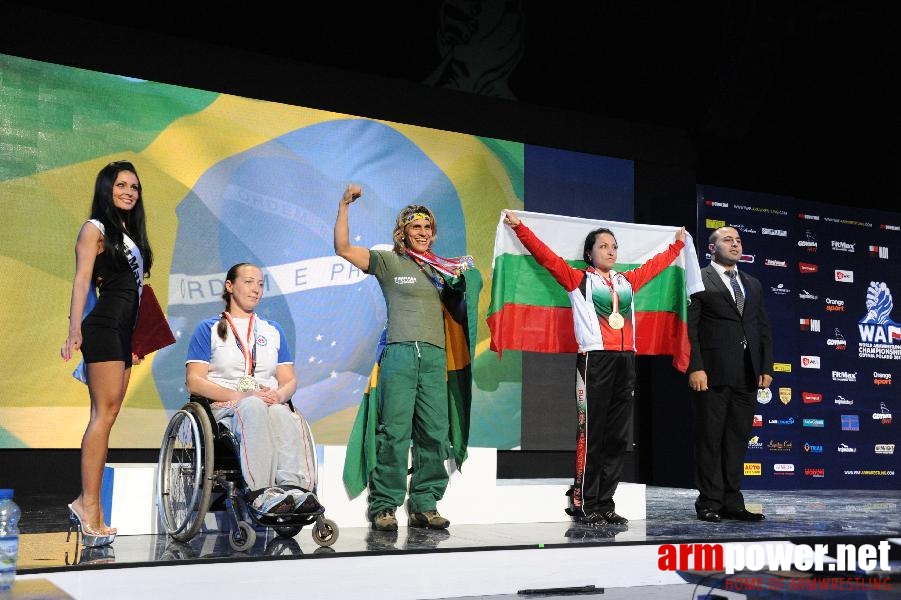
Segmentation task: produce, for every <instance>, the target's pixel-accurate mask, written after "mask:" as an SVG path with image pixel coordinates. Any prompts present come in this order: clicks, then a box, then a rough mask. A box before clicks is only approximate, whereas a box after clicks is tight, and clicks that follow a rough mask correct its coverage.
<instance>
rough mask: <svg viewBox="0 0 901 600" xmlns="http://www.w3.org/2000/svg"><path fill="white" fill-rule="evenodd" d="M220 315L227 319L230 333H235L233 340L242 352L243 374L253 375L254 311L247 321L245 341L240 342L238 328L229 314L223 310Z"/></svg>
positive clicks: (254, 363)
mask: <svg viewBox="0 0 901 600" xmlns="http://www.w3.org/2000/svg"><path fill="white" fill-rule="evenodd" d="M222 316H224V317H225V320H226V321H228V326H229V327H231V329H232V333H233V334H235V342H236V343H237V344H238V348H240V349H241V353H242V354H244V374H245V375H253V373H254V371H256V370H257V358H256V353H257V343H256V339H255V338H254V335H253V333H254V332H253V324H254V323H253V320H254V318H255V317H256V313H251V315H250V319H249V320H248V321H247V337H246V339H247V343H242V342H241V336H239V335H238V328H237V327H235V322H234V321H232V317H231V315H230V314H228V312H223V313H222ZM251 345H252V348H251Z"/></svg>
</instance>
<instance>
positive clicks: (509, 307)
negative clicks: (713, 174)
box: [488, 211, 704, 373]
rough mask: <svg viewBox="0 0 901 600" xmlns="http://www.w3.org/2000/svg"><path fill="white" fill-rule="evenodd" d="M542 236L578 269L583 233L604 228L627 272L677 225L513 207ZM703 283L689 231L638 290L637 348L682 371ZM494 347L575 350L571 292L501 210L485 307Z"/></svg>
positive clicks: (667, 241) (659, 246) (660, 247)
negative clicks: (693, 300)
mask: <svg viewBox="0 0 901 600" xmlns="http://www.w3.org/2000/svg"><path fill="white" fill-rule="evenodd" d="M516 214H517V216H518V217H519V218H520V219H522V222H523V223H524V224H525V225H527V226H528V227H529V229H531V230H532V231H533V232H534V233H535V235H536V236H538V238H539V239H541V241H543V242H544V243H545V244H546V245H547V246H548V247H549V248H551V249H552V250H553V251H554V252H556V253H557V254H558V255H559V256H561V257H562V258H563V259H564V260H566V262H567V263H569V264H570V265H571V266H573V267H575V268H585V266H586V265H585V262H584V261H583V260H582V252H583V248H584V244H585V237H586V236H587V235H588V233H589V232H590V231H591V230H593V229H597V228H599V227H607V228H608V229H610V230H611V231H612V232H613V233H614V235H615V236H616V240H617V242H619V256H618V259H619V262H618V263H617V264H616V267H615V269H616V270H617V271H628V270H629V269H633V268H635V267H637V266H639V265H640V264H642V263H644V262H645V261H646V260H648V259H649V258H651V257H652V256H654V255H655V254H657V253H658V252H660V251H661V250H663V249H664V248H666V246H667V245H668V244H670V243H672V242H673V241H674V240H675V235H676V231H678V228H676V227H668V226H662V225H639V224H636V223H621V222H617V221H595V220H592V219H581V218H577V217H565V216H561V215H548V214H542V213H533V212H527V211H516ZM703 289H704V284H703V283H702V281H701V269H700V267H699V266H698V257H697V253H696V252H695V248H694V242H693V241H692V239H691V235H689V234H688V233H686V235H685V248H684V249H683V250H682V252H681V253H679V256H678V257H677V258H676V260H675V261H673V263H672V264H671V265H670V266H669V267H667V268H666V269H665V270H664V271H663V272H662V273H660V274H659V275H658V276H657V277H655V278H654V279H652V280H651V281H649V282H648V283H647V284H645V285H644V287H642V288H641V290H640V291H639V292H638V293H637V294H635V316H636V321H635V329H636V349H637V353H638V354H667V355H671V356H672V357H673V366H674V367H676V368H677V369H678V370H679V371H681V372H683V373H684V372H685V370H686V369H687V368H688V359H689V356H690V354H691V346H690V344H689V342H688V325H687V316H688V302H689V296H690V295H691V294H693V293H695V292H698V291H701V290H703ZM488 329H489V330H490V331H491V349H492V350H494V351H495V352H497V353H498V354H502V353H503V351H504V350H526V351H529V352H551V353H556V352H577V351H578V344H577V343H576V338H575V333H574V332H573V317H572V308H571V306H570V303H569V297H568V296H567V294H566V290H564V289H563V288H562V287H561V286H560V284H558V283H557V282H556V281H554V279H553V278H552V277H551V274H550V273H549V272H548V271H547V270H546V269H545V268H544V267H542V266H541V265H539V264H538V263H537V262H536V261H535V259H534V258H533V257H532V256H531V254H529V252H528V250H526V249H525V248H524V247H523V245H522V244H521V243H520V241H519V239H518V238H517V237H516V234H515V233H513V230H512V229H510V228H509V227H507V226H506V225H504V214H503V212H501V216H500V219H499V220H498V224H497V230H496V232H495V237H494V275H493V276H492V283H491V305H490V306H489V308H488Z"/></svg>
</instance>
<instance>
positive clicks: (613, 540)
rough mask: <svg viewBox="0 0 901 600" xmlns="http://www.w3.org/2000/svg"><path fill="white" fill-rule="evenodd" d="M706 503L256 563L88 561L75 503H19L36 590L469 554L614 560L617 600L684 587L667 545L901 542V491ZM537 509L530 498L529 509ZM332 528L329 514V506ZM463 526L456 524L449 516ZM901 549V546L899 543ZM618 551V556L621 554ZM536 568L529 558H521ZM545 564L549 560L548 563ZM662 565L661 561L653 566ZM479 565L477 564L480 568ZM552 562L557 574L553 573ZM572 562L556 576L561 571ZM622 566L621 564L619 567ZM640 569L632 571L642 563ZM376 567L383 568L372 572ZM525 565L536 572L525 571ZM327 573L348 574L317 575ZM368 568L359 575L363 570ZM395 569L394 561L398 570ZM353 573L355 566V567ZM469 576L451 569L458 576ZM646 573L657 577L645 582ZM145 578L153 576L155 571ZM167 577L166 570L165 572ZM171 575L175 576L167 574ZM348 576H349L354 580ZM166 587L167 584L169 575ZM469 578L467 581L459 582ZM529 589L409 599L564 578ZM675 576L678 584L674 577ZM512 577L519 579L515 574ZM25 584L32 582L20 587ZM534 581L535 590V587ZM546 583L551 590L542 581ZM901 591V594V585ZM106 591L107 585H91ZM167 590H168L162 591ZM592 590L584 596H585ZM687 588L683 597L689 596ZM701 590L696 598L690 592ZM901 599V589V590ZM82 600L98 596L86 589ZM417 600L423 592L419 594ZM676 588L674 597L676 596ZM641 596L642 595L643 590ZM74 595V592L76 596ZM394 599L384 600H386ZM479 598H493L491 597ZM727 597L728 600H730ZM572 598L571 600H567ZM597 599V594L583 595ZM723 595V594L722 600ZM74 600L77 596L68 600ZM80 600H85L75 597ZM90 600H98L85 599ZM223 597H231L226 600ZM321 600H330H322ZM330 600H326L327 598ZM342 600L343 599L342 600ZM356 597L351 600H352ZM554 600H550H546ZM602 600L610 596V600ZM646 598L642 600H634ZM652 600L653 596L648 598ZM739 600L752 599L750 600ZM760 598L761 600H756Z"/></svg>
mask: <svg viewBox="0 0 901 600" xmlns="http://www.w3.org/2000/svg"><path fill="white" fill-rule="evenodd" d="M695 496H696V491H695V490H692V489H679V488H661V487H651V486H649V487H648V488H647V519H646V520H642V521H632V522H630V523H629V524H628V526H625V527H612V526H607V527H586V526H581V525H575V524H573V523H571V522H569V521H566V520H563V519H564V518H565V515H561V521H559V522H549V523H527V524H523V523H517V524H503V523H499V524H493V525H458V526H455V525H453V524H452V525H451V527H450V529H449V530H447V531H429V530H422V529H416V528H410V527H405V526H402V527H400V529H399V531H398V532H396V533H386V532H376V531H371V530H369V529H368V528H365V527H350V528H341V524H340V523H338V527H339V535H338V539H337V540H336V541H335V543H334V545H333V546H331V547H328V548H321V547H319V546H318V545H316V544H315V543H314V541H313V539H312V534H311V530H310V528H309V527H307V528H304V529H303V530H302V531H301V532H300V534H298V535H297V536H296V537H295V538H291V539H284V538H280V537H277V536H275V535H274V534H273V533H271V531H269V532H266V531H260V532H259V534H258V539H257V543H256V544H255V546H254V547H253V548H252V549H251V550H249V551H246V552H235V551H233V550H232V549H231V547H230V546H229V543H228V537H227V535H226V534H199V535H198V536H196V537H195V538H194V539H192V540H191V541H190V542H188V543H180V542H175V541H172V540H170V539H168V537H167V536H165V535H137V536H120V537H119V538H118V539H116V541H115V543H114V544H113V545H112V546H108V547H105V548H99V549H90V548H89V549H81V548H79V547H77V546H76V544H75V536H74V535H73V536H72V539H71V540H70V541H69V542H68V543H67V542H66V528H67V522H68V521H67V517H66V515H67V509H66V502H67V501H69V500H71V499H69V498H59V497H52V496H38V497H19V498H17V501H18V502H19V504H20V505H21V507H22V509H23V517H22V522H21V530H22V532H23V534H22V537H21V542H20V555H19V569H18V571H19V574H20V575H23V576H25V577H24V579H28V578H29V577H31V576H40V575H42V574H43V576H45V577H48V578H49V579H50V580H56V581H60V582H62V581H65V578H62V579H61V578H59V577H55V578H54V576H50V575H48V574H57V575H59V574H67V573H68V574H70V575H69V576H70V577H71V576H72V574H73V573H79V575H77V577H76V578H77V580H78V581H79V582H81V583H80V584H79V585H80V586H82V585H87V584H84V581H85V580H86V578H87V576H88V574H89V572H90V574H91V576H92V577H93V576H99V575H100V573H95V571H100V570H109V571H110V572H113V571H119V570H121V569H123V568H124V569H126V570H127V569H129V568H138V567H172V566H187V565H197V564H208V565H213V564H216V565H219V566H220V567H228V568H233V569H234V572H237V569H238V568H239V566H240V567H242V568H243V567H244V566H249V565H247V563H254V564H257V565H259V563H260V562H261V561H285V560H291V559H305V558H317V559H318V558H348V559H360V558H367V557H371V558H375V557H383V558H384V557H394V558H398V559H400V558H404V557H405V556H406V555H419V557H420V558H419V559H418V560H422V559H423V556H422V555H429V560H435V559H438V558H441V559H442V560H445V562H447V563H448V564H455V561H456V564H457V567H459V566H460V565H461V563H459V561H460V558H461V557H462V556H464V555H465V554H466V553H469V554H472V553H477V554H478V556H479V557H480V558H479V559H478V563H479V564H484V565H485V566H486V568H487V565H489V564H490V562H491V561H492V560H494V559H496V558H497V559H499V560H500V561H501V563H503V561H505V560H508V557H509V556H511V555H510V552H511V551H512V552H514V555H512V556H514V558H513V559H512V560H514V561H515V560H516V558H515V556H517V555H516V554H515V552H516V551H522V550H528V551H536V550H541V551H544V550H554V549H556V550H561V549H565V550H568V551H573V550H577V551H579V552H585V553H588V552H592V551H594V552H598V551H603V552H605V554H604V555H603V556H605V557H607V558H605V559H604V560H605V561H606V562H607V563H609V564H606V565H605V569H608V570H610V574H608V575H607V576H606V577H607V580H608V581H609V583H605V581H603V580H598V579H593V577H586V578H584V581H585V582H586V583H591V584H593V585H597V586H599V587H602V588H606V594H605V595H604V597H605V598H608V599H609V598H611V597H612V596H611V595H610V594H611V588H620V587H628V585H625V586H623V585H621V584H622V583H623V581H628V580H629V578H626V579H625V580H624V579H623V578H621V577H619V576H618V575H614V574H616V573H619V572H625V573H628V572H632V573H633V574H634V575H633V576H632V579H631V580H632V581H634V582H635V585H642V584H645V583H647V582H648V581H651V580H653V581H654V582H656V583H660V584H667V583H669V584H672V583H674V581H673V580H672V579H667V578H666V577H659V575H660V573H657V574H656V575H654V574H652V572H653V571H654V570H657V571H659V569H657V564H656V556H657V549H658V547H659V545H660V544H664V543H676V544H687V543H693V542H722V543H726V542H745V543H746V542H753V541H761V542H763V541H774V540H781V541H788V542H792V543H796V544H800V543H803V544H808V545H811V546H812V545H813V544H816V543H829V542H831V543H835V542H842V543H856V544H873V545H876V544H878V543H879V542H880V541H881V540H890V539H894V540H897V539H898V538H901V491H894V490H888V491H864V490H818V491H775V492H770V491H755V490H750V491H747V492H746V494H745V496H746V503H747V505H748V507H749V508H750V509H751V510H754V511H762V512H764V513H765V514H766V517H767V518H766V520H764V521H761V522H756V523H745V522H738V521H723V522H722V523H705V522H701V521H698V520H697V519H696V518H695V513H694V506H693V503H694V499H695ZM522 501H523V502H528V501H529V499H528V498H523V499H522ZM326 516H328V506H326ZM445 516H447V517H448V518H449V519H450V520H451V522H452V523H453V518H454V515H452V514H447V515H445ZM895 543H897V541H896V542H895ZM611 550H614V551H615V552H611ZM518 556H519V557H520V558H525V556H526V555H525V554H524V553H520V554H519V555H518ZM535 556H536V557H538V558H537V560H538V563H537V564H538V565H543V566H542V567H540V568H548V569H549V570H556V569H557V568H558V566H559V568H560V569H563V570H565V569H566V562H567V561H571V560H572V559H571V558H567V557H572V556H582V557H588V556H589V555H588V554H581V555H575V554H571V552H567V553H566V554H565V555H564V554H560V553H557V554H553V553H546V554H544V555H542V554H541V553H538V554H536V555H535ZM541 556H543V557H544V561H545V562H542V559H541V558H540V557H541ZM649 557H650V558H649ZM468 558H474V557H473V556H469V557H468ZM406 560H407V562H403V561H401V562H400V563H397V564H401V565H403V564H409V565H411V566H412V565H413V564H415V560H414V558H413V557H412V556H410V557H406ZM547 561H550V562H547ZM558 561H562V564H560V565H555V564H551V563H552V562H554V563H555V562H558ZM614 561H615V563H616V564H614ZM630 561H631V562H630ZM370 562H371V561H370ZM523 562H525V561H523ZM317 564H318V565H319V566H322V567H325V566H326V564H328V565H329V566H330V567H334V566H337V565H334V564H332V562H331V561H329V563H317ZM360 564H362V563H360V562H359V561H357V562H354V565H353V568H354V569H359V565H360ZM392 564H393V561H392ZM346 567H347V568H351V564H350V563H348V564H347V565H346ZM457 567H450V568H451V569H455V568H457ZM641 570H644V571H647V572H648V576H647V577H645V578H643V577H641V576H640V575H639V572H640V571H641ZM142 571H147V570H146V569H143V570H142ZM153 571H156V569H153ZM167 571H168V569H167ZM343 571H344V570H343V569H340V570H339V571H338V572H343ZM603 571H604V569H600V568H599V569H598V573H599V575H597V577H598V578H600V579H603V577H604V576H603V575H602V572H603ZM404 573H405V571H404V569H403V568H401V570H400V571H397V572H395V571H392V572H391V574H390V575H388V574H384V573H383V574H382V576H381V577H376V581H373V580H372V579H371V578H370V579H369V580H368V581H369V586H367V588H366V589H359V590H358V593H359V595H360V596H363V595H366V596H368V597H370V598H371V597H380V596H384V597H392V596H394V597H407V596H405V595H404V593H402V591H401V590H400V589H395V590H393V591H395V592H398V593H397V594H394V593H392V586H393V585H394V583H393V582H392V580H393V578H395V577H399V578H403V577H405V575H404ZM158 575H160V576H161V575H162V572H160V573H159V574H158ZM457 575H458V576H464V574H463V573H461V572H457ZM532 575H534V569H533V572H532V573H531V574H530V575H529V577H524V578H523V581H522V582H517V581H515V580H514V581H510V582H509V586H508V587H507V588H506V589H504V588H503V587H498V584H497V583H494V582H492V583H486V585H485V587H483V588H478V587H476V588H475V589H476V590H477V593H476V594H473V593H471V591H472V589H474V588H473V586H477V585H478V576H479V575H478V574H477V575H474V576H473V579H471V580H470V581H468V582H467V585H466V586H464V587H463V588H460V589H459V590H458V591H457V592H455V591H454V588H453V586H449V587H447V586H446V587H444V588H442V589H443V590H444V591H443V592H441V594H440V595H434V593H433V592H429V591H428V590H427V589H425V588H427V587H428V586H425V588H423V589H422V592H421V595H417V594H418V593H417V592H414V593H413V595H411V596H409V597H417V598H426V597H441V598H462V597H485V598H487V597H493V596H495V595H497V594H498V593H508V594H517V593H521V592H522V590H525V589H526V588H528V589H530V590H535V589H544V588H552V587H560V586H559V585H558V584H559V583H560V581H562V580H561V579H560V578H559V577H558V576H557V574H553V575H549V576H548V577H547V578H546V581H547V584H548V585H546V586H540V585H536V584H535V581H536V579H535V578H534V577H532ZM666 575H669V574H666ZM511 576H514V577H515V574H514V573H511ZM20 579H22V578H20ZM526 579H527V580H528V581H526ZM537 581H542V579H541V578H540V577H539V578H538V579H537ZM334 583H335V585H333V586H332V589H333V590H336V591H337V590H342V589H343V593H344V594H347V593H348V591H349V590H350V593H351V594H353V590H354V589H356V588H352V587H346V586H350V585H351V584H350V583H348V582H341V584H340V585H338V582H334ZM899 583H901V582H899ZM91 585H95V584H91ZM161 585H162V584H161ZM580 585H581V584H580ZM680 587H682V586H680ZM688 587H689V588H692V587H694V586H688ZM899 587H901V585H899ZM78 589H91V588H90V586H88V588H84V587H79V588H78ZM413 589H415V587H414V588H413ZM674 589H675V588H673V589H671V590H670V592H672V591H673V590H674ZM633 591H635V590H633ZM70 593H71V592H70ZM383 593H384V594H383ZM479 593H481V594H482V595H481V596H480V595H479ZM718 593H721V592H718ZM564 595H569V594H564ZM581 595H582V597H590V591H586V592H585V593H583V594H581ZM721 595H722V593H721ZM62 597H66V596H62ZM72 597H76V598H77V597H81V596H78V595H73V596H72ZM83 597H88V596H83ZM217 597H222V596H221V594H219V593H217ZM312 597H320V596H318V595H313V596H312ZM322 597H324V596H322ZM336 597H338V596H337V595H336ZM345 597H346V596H345ZM543 597H549V596H548V594H544V596H543ZM598 597H600V594H599V595H598ZM633 597H634V596H633ZM641 597H653V596H649V595H648V593H647V592H643V593H642V594H641ZM660 597H685V598H690V597H692V596H690V595H682V594H681V593H680V594H678V595H675V596H674V595H672V594H671V593H670V594H667V595H665V596H660ZM737 597H743V596H741V595H739V596H737ZM749 597H750V596H749Z"/></svg>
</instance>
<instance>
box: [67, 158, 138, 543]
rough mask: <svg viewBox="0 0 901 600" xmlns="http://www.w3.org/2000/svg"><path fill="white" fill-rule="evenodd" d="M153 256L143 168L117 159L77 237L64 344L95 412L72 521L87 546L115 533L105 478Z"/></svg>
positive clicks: (105, 172)
mask: <svg viewBox="0 0 901 600" xmlns="http://www.w3.org/2000/svg"><path fill="white" fill-rule="evenodd" d="M152 262H153V252H152V251H151V249H150V243H149V242H148V240H147V230H146V226H145V218H144V200H143V195H142V193H141V181H140V179H138V173H137V171H136V170H135V167H134V165H133V164H131V163H130V162H128V161H116V162H112V163H110V164H108V165H106V166H105V167H103V168H102V169H101V170H100V172H99V173H98V174H97V180H96V182H95V184H94V200H93V203H92V204H91V218H90V220H88V221H86V222H85V223H84V225H82V227H81V231H79V233H78V239H77V241H76V243H75V277H74V279H73V281H72V299H71V304H70V307H69V336H68V337H67V338H66V342H65V343H64V344H63V347H62V349H61V350H60V354H61V356H62V358H63V360H69V359H70V358H71V357H72V356H73V355H74V353H75V352H77V351H79V350H80V351H81V353H82V356H83V358H84V363H85V372H86V376H87V384H88V393H89V394H90V396H91V417H90V420H89V422H88V426H87V428H86V429H85V432H84V437H82V440H81V495H79V496H78V498H76V499H75V500H74V501H73V502H72V503H71V504H70V505H69V510H70V511H71V513H70V516H69V519H70V521H71V524H72V526H74V527H77V528H79V529H80V530H81V534H82V544H83V545H84V546H103V545H106V544H110V543H112V541H113V540H114V539H115V538H116V530H115V529H114V528H111V527H108V526H107V525H106V523H105V521H104V517H103V510H102V508H101V506H100V484H101V481H102V479H103V468H104V465H105V464H106V454H107V449H108V446H109V436H110V431H111V430H112V427H113V423H115V422H116V416H117V415H118V414H119V409H120V408H121V407H122V401H123V400H124V399H125V391H126V390H127V389H128V380H129V377H130V376H131V366H132V364H133V362H137V357H136V356H133V354H132V347H131V336H132V331H133V330H134V325H135V319H136V317H137V314H138V303H139V302H140V298H141V290H142V288H143V286H144V276H145V275H148V276H149V275H150V266H151V263H152ZM95 289H96V293H97V294H98V296H97V298H96V304H95V305H94V307H93V308H92V309H89V310H90V312H87V311H86V306H87V305H88V304H89V302H88V295H89V294H93V293H95V291H94V290H95ZM86 312H87V314H86ZM82 319H84V320H82Z"/></svg>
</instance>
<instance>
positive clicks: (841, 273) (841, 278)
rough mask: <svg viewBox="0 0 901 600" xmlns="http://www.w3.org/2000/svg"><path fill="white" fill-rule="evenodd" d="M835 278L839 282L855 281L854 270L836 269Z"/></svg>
mask: <svg viewBox="0 0 901 600" xmlns="http://www.w3.org/2000/svg"><path fill="white" fill-rule="evenodd" d="M835 280H836V281H838V282H839V283H854V271H846V270H844V269H836V270H835Z"/></svg>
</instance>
